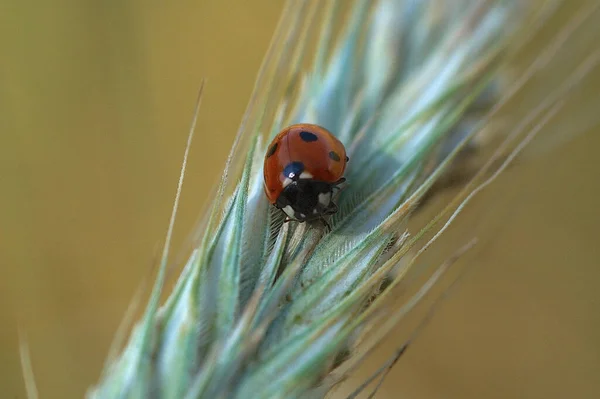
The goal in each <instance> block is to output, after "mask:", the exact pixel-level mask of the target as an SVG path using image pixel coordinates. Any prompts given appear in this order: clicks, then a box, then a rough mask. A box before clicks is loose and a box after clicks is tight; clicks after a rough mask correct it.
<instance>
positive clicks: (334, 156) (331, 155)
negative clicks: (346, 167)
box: [329, 151, 340, 162]
mask: <svg viewBox="0 0 600 399" xmlns="http://www.w3.org/2000/svg"><path fill="white" fill-rule="evenodd" d="M329 158H331V159H333V160H334V161H335V162H339V161H340V156H339V155H338V153H337V152H335V151H330V152H329Z"/></svg>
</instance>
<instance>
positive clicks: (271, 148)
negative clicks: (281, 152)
mask: <svg viewBox="0 0 600 399" xmlns="http://www.w3.org/2000/svg"><path fill="white" fill-rule="evenodd" d="M275 151H277V143H273V145H272V146H271V147H269V151H267V158H269V157H270V156H271V155H273V154H275Z"/></svg>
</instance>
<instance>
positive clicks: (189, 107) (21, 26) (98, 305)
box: [0, 0, 600, 398]
mask: <svg viewBox="0 0 600 399" xmlns="http://www.w3.org/2000/svg"><path fill="white" fill-rule="evenodd" d="M280 7H281V6H280V3H279V2H275V1H272V0H260V1H258V0H255V1H253V2H245V1H241V0H238V1H235V2H216V1H180V2H142V1H131V2H92V1H73V0H70V1H69V0H60V1H57V2H53V4H50V3H47V4H43V3H40V2H38V4H36V5H35V6H34V5H33V4H32V3H27V2H17V1H12V2H5V3H4V4H2V6H0V32H1V34H0V44H1V48H2V49H3V50H2V52H3V54H2V61H1V62H0V85H1V89H0V129H1V135H0V137H1V141H0V165H1V169H0V182H1V184H2V190H3V191H2V196H1V197H0V267H1V269H0V272H1V274H0V298H1V300H2V302H1V305H0V323H1V328H0V354H1V357H0V396H1V397H3V398H4V397H6V398H13V397H24V395H25V393H24V388H23V381H22V377H21V369H20V363H19V355H18V330H19V327H20V328H21V330H22V332H23V333H24V334H26V337H27V340H28V342H29V345H30V349H31V356H32V361H33V367H34V371H35V375H36V378H37V382H38V387H39V389H40V392H41V395H42V397H43V398H71V397H81V396H82V394H83V393H84V391H85V389H86V387H87V386H89V385H90V384H92V383H94V382H95V381H96V379H97V377H98V374H99V372H100V370H101V366H102V363H103V360H104V357H105V355H106V353H107V350H108V348H109V344H110V342H111V339H112V337H113V334H114V332H115V330H116V328H117V326H118V323H119V322H120V320H121V318H122V317H123V314H124V312H125V309H126V307H127V305H128V303H129V301H130V300H131V298H132V297H133V295H134V292H135V290H136V288H137V287H138V286H139V284H140V282H141V281H142V280H143V279H144V278H146V277H148V275H149V273H150V271H151V268H152V266H153V264H154V262H155V260H156V258H157V256H158V254H159V251H160V246H161V243H162V240H163V237H164V233H165V231H166V227H167V223H168V217H169V214H170V211H171V205H172V200H173V195H174V191H175V187H176V182H177V177H178V173H179V167H180V162H181V157H182V154H183V150H184V144H185V140H186V135H187V130H188V127H189V124H190V121H191V117H192V112H193V107H194V102H195V97H196V93H197V90H198V86H199V83H200V80H201V79H202V78H207V79H208V81H207V86H206V91H205V97H204V103H203V107H202V111H201V116H200V120H199V124H198V130H197V134H196V137H195V142H194V144H193V148H192V153H191V161H190V164H189V169H188V174H187V178H186V185H185V187H184V195H183V199H182V208H181V213H180V217H179V219H178V225H177V231H176V233H177V234H176V237H175V239H176V240H175V241H176V242H175V248H177V246H178V245H181V243H182V241H183V240H184V239H185V237H186V236H187V234H188V233H189V232H190V230H191V228H192V226H193V224H194V222H195V221H196V219H197V217H198V215H199V213H200V211H201V210H202V206H203V204H204V202H205V200H206V198H207V196H208V195H209V191H210V189H212V187H213V184H214V183H215V181H216V180H217V178H218V176H219V173H220V171H221V170H222V167H223V164H224V161H225V157H226V155H227V153H228V151H229V148H230V146H231V143H232V141H233V137H234V135H235V133H236V129H237V127H238V125H239V122H240V119H241V116H242V113H243V111H244V108H245V106H246V103H247V101H248V98H249V95H250V93H251V90H252V85H253V83H254V78H255V76H256V73H257V71H258V68H259V65H260V62H261V60H262V57H263V55H264V53H265V50H266V48H267V45H268V41H269V40H270V38H271V34H272V32H273V29H274V26H275V23H276V22H277V18H278V16H279V12H280ZM596 82H598V83H600V81H598V80H596ZM588 97H589V98H585V97H582V99H581V101H588V102H589V101H597V100H596V97H597V94H595V95H594V94H593V93H590V95H589V96H588ZM598 137H599V136H598V134H596V133H595V132H594V131H593V129H592V130H590V132H589V133H588V134H586V135H582V136H580V137H578V138H577V139H575V140H573V141H571V142H569V143H567V144H564V145H562V146H560V147H559V148H558V150H557V151H546V152H544V153H543V154H541V155H537V156H534V157H530V158H527V159H526V160H525V161H522V162H520V163H519V164H517V165H516V166H515V167H513V168H511V169H510V170H508V171H507V173H505V174H504V175H503V176H502V177H501V178H500V179H499V180H498V182H497V184H495V185H494V186H493V187H492V188H491V189H490V190H488V191H486V192H484V193H483V194H482V195H481V196H480V197H478V198H477V199H476V200H475V201H474V202H473V204H472V206H471V207H469V210H468V211H467V212H466V213H465V214H464V215H463V217H462V218H461V219H460V221H459V223H457V225H456V226H454V227H453V228H452V229H451V231H449V239H447V240H446V242H445V244H444V245H445V249H442V248H441V247H434V248H435V249H434V248H432V251H430V252H429V253H428V254H427V256H426V257H425V258H424V262H425V263H427V262H430V263H431V264H435V263H436V262H439V261H441V260H443V259H444V258H445V257H447V256H448V254H451V253H452V250H453V249H455V248H457V247H459V246H461V245H463V244H465V243H466V242H467V241H468V240H469V239H470V238H471V237H473V236H474V235H478V236H479V237H480V242H479V245H478V246H477V247H476V248H475V249H474V250H473V251H471V252H470V253H469V254H468V255H467V256H465V258H464V259H463V260H462V262H463V263H470V264H471V265H475V267H474V268H473V270H472V271H471V272H470V273H469V274H468V275H467V276H466V277H465V278H464V279H463V280H462V281H461V283H460V285H459V286H458V287H456V288H454V289H453V292H452V295H451V296H450V297H448V298H447V299H446V300H445V302H444V303H443V305H442V306H441V307H440V309H438V312H437V313H436V315H435V317H434V318H433V320H432V321H431V323H430V324H429V325H428V327H427V329H425V330H424V332H423V333H422V334H421V335H420V336H419V338H418V339H417V341H416V342H415V344H414V345H413V346H412V347H411V349H410V350H409V351H408V352H407V354H406V356H405V357H403V358H402V360H401V361H400V363H399V364H398V366H397V367H396V368H394V370H393V371H392V373H391V374H390V376H389V378H388V380H387V381H386V383H385V384H384V385H383V388H382V390H381V391H380V394H381V397H390V398H392V397H399V396H406V397H413V398H421V397H422V398H450V397H452V398H471V397H472V398H480V397H485V398H507V397H510V398H538V397H539V398H550V397H552V398H562V397H566V396H570V397H578V398H592V397H600V344H598V341H599V338H600V312H599V311H598V308H599V305H600V304H599V301H600V295H599V294H598V293H597V292H598V284H599V282H600V270H599V267H598V266H600V261H599V260H600V249H599V245H598V240H599V235H598V232H597V228H598V225H599V222H600V217H599V212H598V210H597V205H596V204H597V201H596V197H597V196H598V195H599V194H600V190H599V188H600V183H598V171H599V170H600V160H599V158H598V156H597V154H598V149H599V148H600V147H599V145H600V140H599V139H598ZM448 198H449V197H448V193H446V195H441V196H438V197H435V198H434V199H433V201H432V202H433V203H434V204H435V203H437V204H438V205H441V204H442V203H443V202H444V200H447V199H448ZM429 216H430V215H429ZM419 217H422V218H425V217H426V213H422V214H421V215H420V216H419ZM437 248H439V252H438V249H437ZM399 331H400V330H399ZM405 333H406V331H405V332H404V333H400V332H399V333H398V335H397V336H393V337H391V338H390V340H388V342H387V343H386V345H385V347H383V348H381V349H380V350H379V351H378V356H376V359H375V358H373V359H371V360H369V362H367V366H368V367H366V369H369V367H371V369H372V367H375V364H376V362H377V361H381V360H382V359H384V358H385V357H386V356H387V354H389V353H390V351H391V350H392V349H393V348H394V347H396V346H397V345H399V343H400V342H399V341H400V339H399V337H402V338H404V337H406V334H405ZM394 338H395V339H394ZM367 371H368V370H364V372H367ZM363 376H364V374H363ZM384 395H388V396H384Z"/></svg>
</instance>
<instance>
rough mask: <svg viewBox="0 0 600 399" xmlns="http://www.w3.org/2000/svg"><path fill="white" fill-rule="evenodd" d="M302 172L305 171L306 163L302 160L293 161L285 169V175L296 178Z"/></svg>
mask: <svg viewBox="0 0 600 399" xmlns="http://www.w3.org/2000/svg"><path fill="white" fill-rule="evenodd" d="M302 172H304V164H303V163H302V162H291V163H289V164H288V165H287V166H286V167H285V169H284V170H283V175H284V176H285V177H289V178H290V179H292V180H296V179H298V178H299V177H300V174H301V173H302Z"/></svg>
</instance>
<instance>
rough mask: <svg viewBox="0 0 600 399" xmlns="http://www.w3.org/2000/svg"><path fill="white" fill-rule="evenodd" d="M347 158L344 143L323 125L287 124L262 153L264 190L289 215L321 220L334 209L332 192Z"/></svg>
mask: <svg viewBox="0 0 600 399" xmlns="http://www.w3.org/2000/svg"><path fill="white" fill-rule="evenodd" d="M347 162H348V157H347V156H346V149H345V148H344V145H343V144H342V143H341V142H340V141H339V140H338V139H337V138H336V137H335V136H334V135H333V134H331V133H330V132H329V131H327V130H326V129H325V128H323V127H321V126H317V125H311V124H308V123H301V124H297V125H292V126H288V127H286V128H285V129H283V130H282V131H281V132H280V133H279V134H278V135H277V136H275V138H274V139H273V142H272V143H271V145H269V148H268V150H267V153H266V155H265V163H264V170H263V173H264V178H265V181H264V186H265V193H266V194H267V197H268V198H269V201H270V202H271V203H272V204H273V205H275V206H276V207H277V208H279V209H281V210H283V211H284V212H285V213H286V215H287V216H288V217H289V219H292V220H297V221H299V222H305V221H310V220H315V219H321V220H323V215H332V214H334V213H336V212H337V206H336V205H335V204H334V203H333V201H332V194H333V190H334V189H335V188H337V186H338V185H339V184H340V183H343V182H344V181H345V180H346V179H345V178H344V177H343V175H344V170H345V169H346V163H347Z"/></svg>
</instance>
